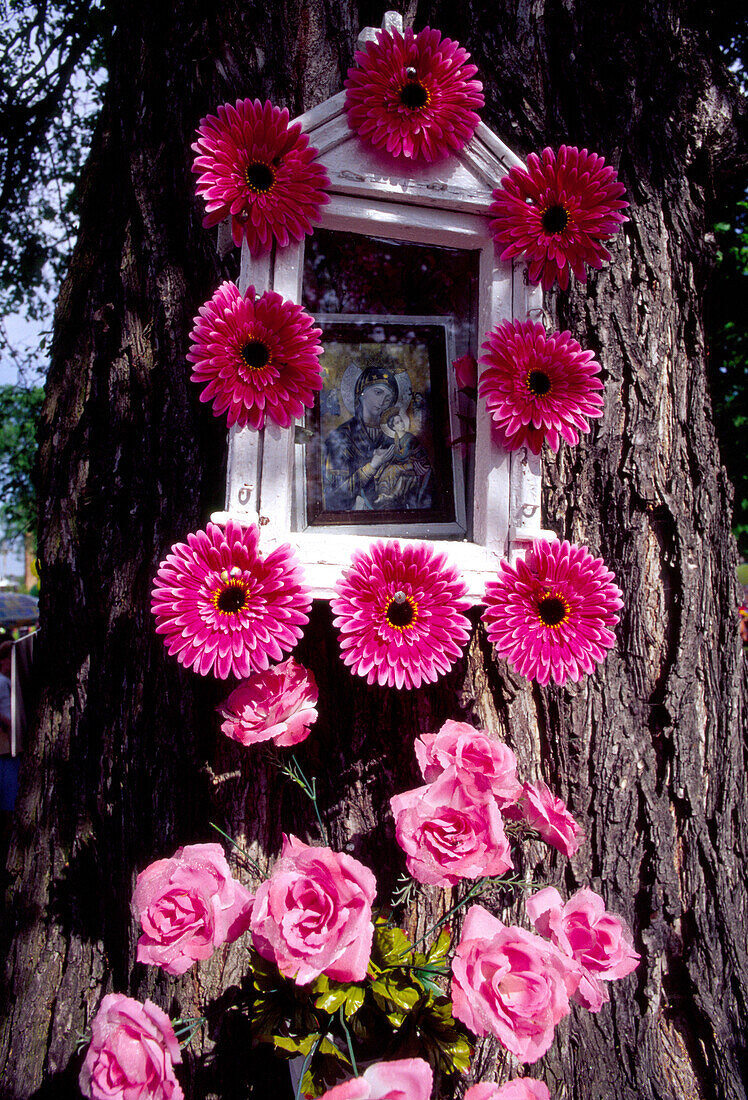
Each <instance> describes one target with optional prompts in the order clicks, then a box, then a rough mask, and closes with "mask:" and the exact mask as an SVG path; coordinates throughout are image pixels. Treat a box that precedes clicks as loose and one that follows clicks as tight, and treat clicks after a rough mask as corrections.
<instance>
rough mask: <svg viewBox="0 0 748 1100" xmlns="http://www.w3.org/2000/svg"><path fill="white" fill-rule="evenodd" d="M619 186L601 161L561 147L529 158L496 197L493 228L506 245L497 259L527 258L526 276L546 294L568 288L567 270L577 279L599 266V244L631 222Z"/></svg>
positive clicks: (507, 178) (601, 253) (602, 255)
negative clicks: (556, 287) (587, 268)
mask: <svg viewBox="0 0 748 1100" xmlns="http://www.w3.org/2000/svg"><path fill="white" fill-rule="evenodd" d="M623 193H624V187H623V184H622V183H619V182H618V180H617V179H616V176H615V172H614V170H613V169H612V168H611V167H610V165H605V162H604V160H603V158H602V157H599V156H597V155H596V154H595V153H588V152H587V150H586V149H581V150H580V149H577V148H576V147H575V146H567V145H562V146H561V147H560V149H559V150H558V152H557V153H555V152H554V151H553V150H552V149H544V150H543V154H542V160H541V159H540V158H538V157H537V156H536V155H535V154H534V153H531V154H530V156H529V157H528V158H527V167H526V168H511V169H510V170H509V172H508V173H507V174H506V176H505V177H504V178H503V180H502V181H501V186H500V187H499V188H497V189H496V190H495V191H494V193H493V198H494V201H493V204H492V205H491V208H490V213H491V214H492V215H493V221H492V222H491V224H490V228H491V231H492V233H493V235H494V239H495V240H496V241H497V242H498V243H499V244H502V245H504V246H506V247H505V248H504V251H503V253H502V258H504V257H506V258H510V257H512V256H518V255H522V254H523V253H524V254H525V255H526V257H527V260H528V262H529V278H530V282H532V283H542V285H543V288H544V289H546V290H547V289H549V288H550V287H551V286H552V285H553V283H554V281H558V283H559V286H560V287H561V289H562V290H565V289H566V288H567V287H568V285H569V269H570V268H571V270H572V271H573V272H574V274H575V276H576V277H577V278H578V279H580V280H582V279H584V278H585V268H584V265H585V264H589V265H590V266H591V267H594V268H599V267H601V266H602V263H603V261H604V260H608V259H610V254H609V253H608V251H607V249H606V248H605V247H604V246H603V244H602V243H601V242H602V241H604V240H607V239H608V238H610V237H612V236H613V234H614V233H616V232H617V231H618V230H619V229H620V227H621V224H622V223H623V222H625V221H628V218H627V217H626V216H625V215H624V214H622V213H621V211H622V210H624V209H625V208H626V207H627V206H628V203H627V202H626V201H625V200H623V199H622V195H623Z"/></svg>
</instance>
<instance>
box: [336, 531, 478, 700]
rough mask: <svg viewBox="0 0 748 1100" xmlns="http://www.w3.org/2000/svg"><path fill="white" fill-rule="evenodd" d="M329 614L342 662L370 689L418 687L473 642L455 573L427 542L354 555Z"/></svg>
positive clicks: (462, 587) (381, 544) (381, 546)
mask: <svg viewBox="0 0 748 1100" xmlns="http://www.w3.org/2000/svg"><path fill="white" fill-rule="evenodd" d="M336 587H337V592H338V596H337V599H334V600H333V601H332V603H331V605H330V606H331V607H332V610H333V612H334V613H335V615H336V616H337V618H336V619H335V626H337V627H338V629H339V630H340V634H341V641H340V648H341V650H342V654H343V661H344V662H345V664H347V665H348V666H349V667H350V668H351V669H352V671H353V672H355V673H356V674H357V675H358V676H365V677H366V679H367V683H369V684H373V683H374V682H375V681H376V682H377V683H379V684H380V685H381V686H384V685H385V684H386V685H387V686H389V687H393V686H394V687H398V688H401V687H408V688H417V687H419V686H420V685H421V684H422V683H423V682H424V681H425V682H429V683H433V682H434V681H435V680H437V679H438V678H439V676H441V675H442V674H443V673H445V672H447V671H448V670H449V669H450V668H451V667H452V665H453V664H454V662H455V660H456V659H457V658H458V657H459V655H460V653H461V652H462V649H463V647H464V645H465V643H466V642H467V640H468V638H469V636H470V623H469V622H468V620H467V619H466V618H465V615H464V614H463V612H464V611H466V610H467V607H468V604H467V602H466V601H465V600H464V599H463V597H464V595H465V592H466V591H467V589H466V586H465V584H464V583H463V581H462V579H461V577H460V575H459V573H458V572H457V570H456V569H455V568H454V567H453V566H451V565H448V564H447V559H446V557H445V555H444V554H436V553H434V550H433V549H432V548H431V547H430V546H429V545H428V544H427V543H425V542H421V543H418V544H414V545H405V546H401V545H400V543H399V542H376V543H374V545H373V546H372V547H371V548H370V550H369V551H368V553H365V552H364V551H361V550H358V551H356V552H355V553H354V555H353V560H352V562H351V566H350V568H349V569H348V570H347V571H346V572H345V573H344V574H343V576H342V578H341V579H340V580H339V581H338V583H337V586H336Z"/></svg>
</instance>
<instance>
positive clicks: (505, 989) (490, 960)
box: [452, 905, 580, 1062]
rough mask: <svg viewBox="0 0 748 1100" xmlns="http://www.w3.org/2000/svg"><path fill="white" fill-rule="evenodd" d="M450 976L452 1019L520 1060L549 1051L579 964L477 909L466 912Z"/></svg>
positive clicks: (576, 979) (533, 1059) (534, 1058)
mask: <svg viewBox="0 0 748 1100" xmlns="http://www.w3.org/2000/svg"><path fill="white" fill-rule="evenodd" d="M452 974H453V978H452V1004H453V1011H454V1015H455V1017H456V1018H457V1019H458V1020H462V1022H463V1023H464V1024H466V1025H467V1026H468V1027H469V1028H470V1029H471V1031H474V1032H475V1034H476V1035H479V1036H484V1035H493V1036H495V1037H496V1038H497V1039H499V1040H500V1042H502V1043H503V1044H504V1046H505V1047H506V1048H507V1050H510V1051H511V1052H512V1054H515V1055H516V1056H517V1057H518V1058H519V1059H521V1060H522V1061H523V1062H536V1061H537V1060H538V1058H542V1056H543V1055H544V1054H545V1052H546V1051H547V1050H548V1047H549V1046H550V1045H551V1043H552V1042H553V1032H554V1029H555V1027H556V1024H557V1023H558V1022H559V1020H561V1019H563V1017H564V1016H567V1015H568V1014H569V997H570V996H571V994H572V993H573V992H574V990H575V989H576V988H577V986H578V984H579V979H580V969H579V966H578V964H577V963H575V962H574V960H573V959H570V958H568V956H566V955H564V954H562V952H560V951H559V950H558V948H556V947H554V946H553V944H550V943H547V942H546V941H545V940H543V939H541V938H540V936H536V935H534V934H533V933H532V932H526V931H525V929H524V928H510V927H507V926H506V925H504V924H502V923H501V921H500V920H498V918H497V917H494V916H492V915H491V914H490V913H489V912H488V910H486V909H484V908H483V907H482V906H481V905H474V906H472V907H471V908H470V909H469V910H468V914H467V917H466V918H465V924H464V925H463V929H462V936H461V938H460V942H459V943H458V945H457V949H456V951H455V955H454V958H453V960H452Z"/></svg>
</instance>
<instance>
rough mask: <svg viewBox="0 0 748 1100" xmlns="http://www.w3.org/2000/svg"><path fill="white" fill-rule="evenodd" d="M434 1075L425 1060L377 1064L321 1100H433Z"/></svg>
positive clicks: (402, 1060) (414, 1059)
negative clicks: (431, 1098)
mask: <svg viewBox="0 0 748 1100" xmlns="http://www.w3.org/2000/svg"><path fill="white" fill-rule="evenodd" d="M433 1080H434V1074H433V1072H432V1069H431V1066H430V1065H429V1064H428V1062H424V1060H423V1058H401V1059H400V1060H399V1061H395V1062H377V1064H376V1065H374V1066H369V1068H368V1069H366V1070H364V1072H363V1073H362V1074H361V1076H360V1077H352V1078H351V1079H350V1081H344V1082H343V1084H342V1085H335V1086H334V1088H331V1089H328V1090H327V1092H325V1093H323V1095H322V1096H321V1097H320V1100H430V1097H431V1088H432V1085H433Z"/></svg>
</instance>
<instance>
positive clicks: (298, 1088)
mask: <svg viewBox="0 0 748 1100" xmlns="http://www.w3.org/2000/svg"><path fill="white" fill-rule="evenodd" d="M323 1039H324V1035H320V1037H319V1038H318V1039H317V1040H316V1041H315V1042H314V1044H313V1045H312V1047H311V1048H310V1050H309V1053H308V1054H307V1056H306V1057H305V1058H304V1062H303V1065H302V1067H301V1073H300V1074H299V1080H298V1081H297V1083H296V1091H295V1092H294V1098H293V1100H300V1097H301V1085H302V1082H303V1080H304V1078H305V1077H306V1071H307V1070H308V1069H309V1067H310V1066H311V1064H312V1058H313V1057H314V1055H315V1054H316V1053H317V1047H318V1046H319V1044H320V1043H321V1042H322V1040H323Z"/></svg>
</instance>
